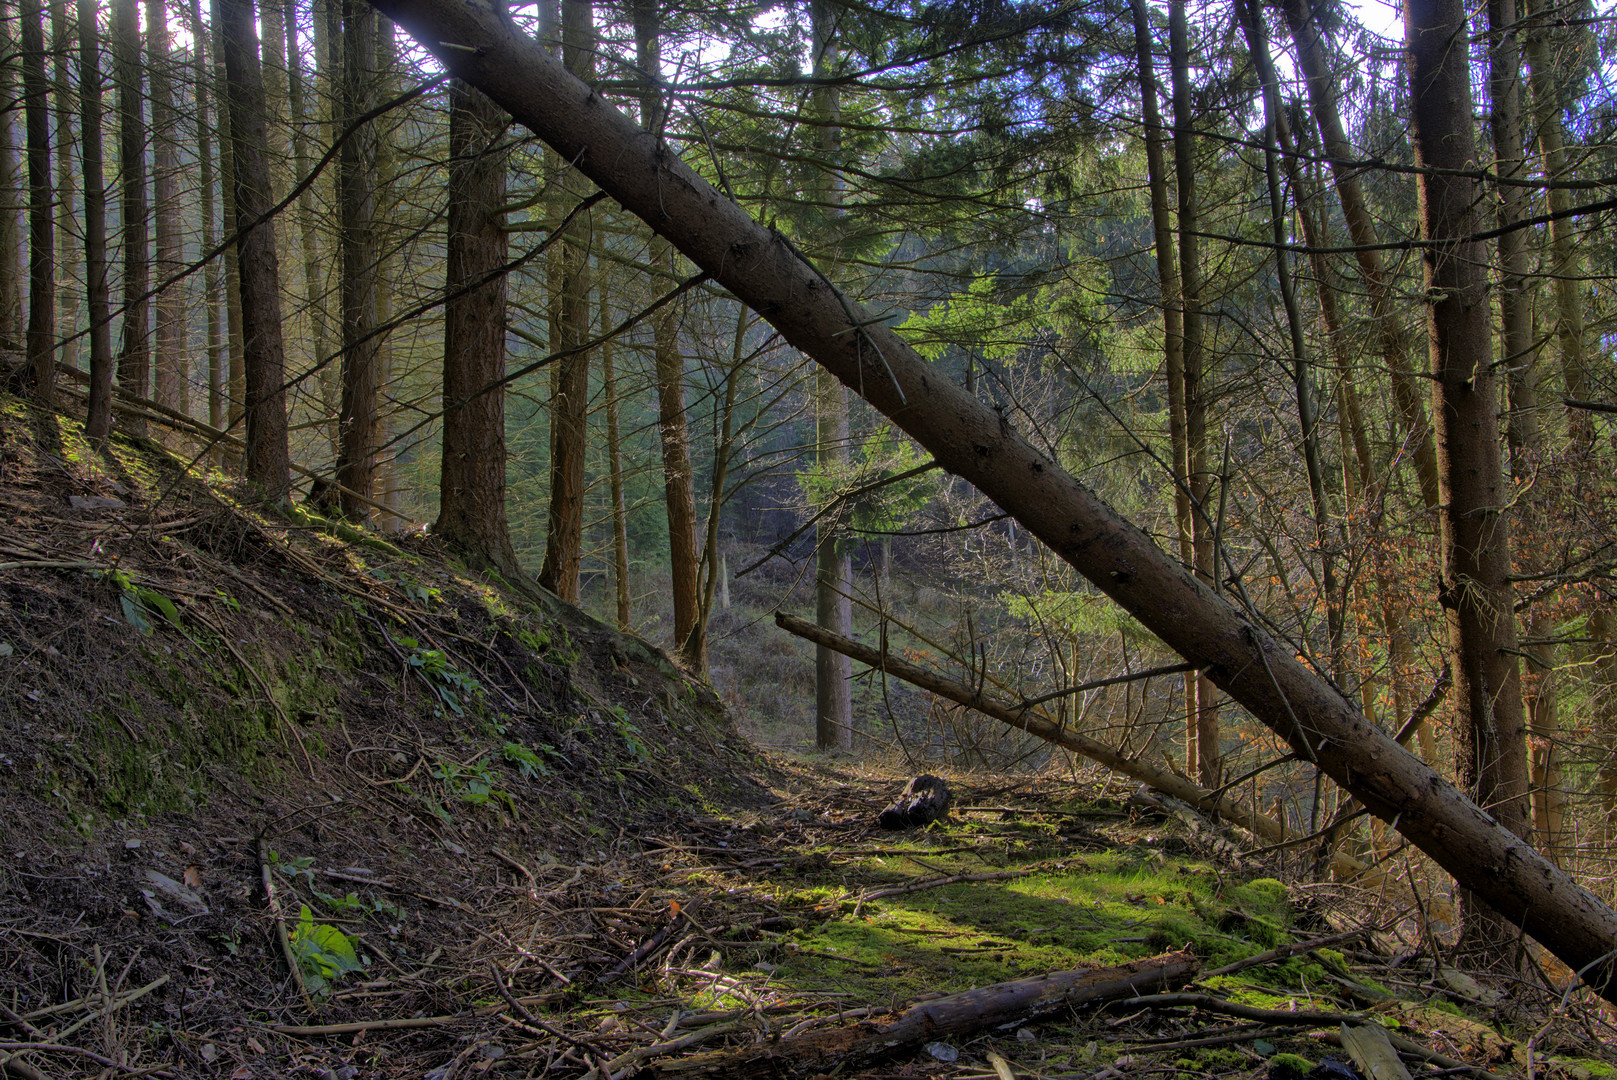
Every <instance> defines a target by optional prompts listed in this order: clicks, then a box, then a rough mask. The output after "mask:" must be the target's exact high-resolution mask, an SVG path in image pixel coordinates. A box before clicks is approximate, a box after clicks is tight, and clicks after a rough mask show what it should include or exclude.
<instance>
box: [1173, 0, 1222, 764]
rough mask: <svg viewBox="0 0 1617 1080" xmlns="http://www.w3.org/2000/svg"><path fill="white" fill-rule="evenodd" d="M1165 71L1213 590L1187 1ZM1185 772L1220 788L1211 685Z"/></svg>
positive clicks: (1195, 481) (1185, 346)
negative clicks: (1169, 87)
mask: <svg viewBox="0 0 1617 1080" xmlns="http://www.w3.org/2000/svg"><path fill="white" fill-rule="evenodd" d="M1168 19H1169V23H1168V25H1169V35H1168V36H1169V54H1170V71H1171V73H1172V76H1173V123H1174V139H1173V157H1174V174H1175V178H1176V180H1177V181H1178V194H1179V207H1178V209H1179V299H1180V326H1181V329H1182V333H1183V337H1182V347H1181V348H1182V357H1183V364H1184V373H1185V375H1184V378H1185V476H1186V479H1187V481H1188V483H1189V487H1190V492H1189V501H1190V535H1191V552H1192V561H1193V562H1194V564H1195V567H1196V574H1197V576H1198V577H1200V578H1201V580H1202V581H1203V582H1204V583H1206V584H1213V559H1214V551H1213V545H1214V543H1216V541H1217V538H1216V537H1215V536H1214V535H1213V520H1212V516H1211V514H1210V513H1209V512H1208V509H1207V498H1208V494H1209V493H1210V492H1211V491H1212V487H1213V485H1212V477H1211V476H1210V475H1209V474H1208V471H1207V384H1206V378H1205V372H1204V371H1203V365H1202V314H1201V301H1202V296H1201V243H1200V238H1199V237H1198V236H1197V230H1198V229H1200V227H1201V226H1200V224H1199V216H1200V208H1199V206H1198V204H1197V200H1196V153H1195V140H1194V137H1193V136H1192V134H1191V133H1192V132H1193V131H1194V130H1195V127H1196V119H1195V103H1194V102H1192V101H1191V88H1190V27H1189V24H1188V22H1187V20H1186V17H1185V2H1184V0H1172V2H1171V3H1170V4H1169V5H1168ZM1185 690H1186V694H1185V771H1186V772H1188V773H1190V774H1191V775H1193V776H1198V777H1200V778H1201V782H1202V783H1203V784H1206V785H1207V786H1208V787H1217V786H1218V777H1219V772H1220V767H1219V765H1220V763H1219V757H1220V755H1219V747H1218V694H1217V691H1216V690H1215V689H1214V688H1213V683H1212V680H1210V679H1208V678H1206V677H1205V676H1197V677H1196V678H1195V679H1194V680H1192V679H1189V678H1187V679H1186V680H1185Z"/></svg>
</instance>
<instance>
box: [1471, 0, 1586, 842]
mask: <svg viewBox="0 0 1617 1080" xmlns="http://www.w3.org/2000/svg"><path fill="white" fill-rule="evenodd" d="M1488 29H1489V38H1490V47H1489V52H1488V60H1489V76H1488V85H1489V96H1490V98H1491V100H1492V108H1491V110H1490V112H1489V124H1490V127H1491V129H1492V133H1493V150H1494V160H1495V162H1497V164H1496V165H1495V168H1496V169H1498V171H1499V175H1500V177H1501V179H1504V180H1518V179H1523V178H1525V177H1526V175H1527V163H1526V161H1525V160H1524V157H1523V143H1522V121H1521V48H1520V46H1519V43H1518V42H1517V38H1516V35H1517V33H1518V32H1519V30H1520V25H1519V22H1518V19H1517V7H1516V0H1489V3H1488ZM1557 119H1558V118H1557ZM1541 141H1542V140H1541ZM1557 141H1558V139H1557ZM1546 156H1547V155H1546ZM1497 192H1498V200H1499V207H1498V219H1499V228H1500V230H1501V232H1500V235H1499V268H1500V275H1499V276H1500V280H1499V285H1498V293H1499V344H1500V348H1499V352H1500V358H1501V360H1502V361H1503V367H1504V369H1505V372H1506V376H1507V389H1506V400H1507V401H1508V402H1509V413H1508V416H1509V419H1508V422H1507V424H1506V433H1507V442H1508V445H1509V446H1510V452H1511V453H1510V464H1511V474H1512V476H1513V477H1514V478H1515V480H1516V481H1517V483H1518V484H1519V485H1522V486H1521V488H1520V489H1519V490H1520V491H1521V492H1522V494H1521V496H1520V501H1519V502H1518V504H1517V505H1518V514H1517V519H1518V521H1517V528H1518V530H1519V534H1520V535H1524V536H1528V537H1531V535H1532V533H1534V532H1536V531H1538V530H1541V529H1543V528H1544V527H1545V517H1544V507H1543V505H1542V503H1543V500H1542V499H1541V498H1539V497H1538V496H1537V491H1536V488H1535V486H1534V485H1533V483H1532V481H1533V479H1534V477H1535V475H1536V472H1537V469H1538V464H1539V462H1541V461H1542V460H1543V458H1544V450H1545V447H1544V428H1543V425H1542V424H1540V423H1539V419H1538V393H1537V368H1538V346H1537V343H1536V342H1535V341H1534V335H1533V297H1532V293H1531V291H1530V290H1531V287H1530V285H1529V275H1530V274H1531V273H1532V270H1533V260H1532V254H1531V252H1529V250H1528V247H1527V232H1526V230H1524V229H1521V228H1516V227H1514V226H1515V225H1516V223H1517V222H1518V221H1521V220H1522V219H1524V218H1526V217H1527V216H1528V215H1529V209H1528V198H1527V190H1526V189H1525V188H1522V187H1518V186H1516V185H1514V184H1509V183H1501V184H1499V185H1498V188H1497ZM1562 194H1563V196H1564V193H1562ZM1554 199H1555V196H1554V194H1553V193H1552V195H1551V207H1552V209H1553V208H1554ZM1564 201H1565V200H1564V198H1563V202H1564ZM1551 234H1552V236H1553V235H1554V226H1552V232H1551ZM1573 303H1574V305H1575V306H1577V308H1578V310H1577V312H1576V315H1575V319H1576V322H1577V323H1578V324H1580V325H1581V323H1582V321H1583V315H1582V308H1581V304H1580V303H1579V298H1577V296H1576V292H1575V290H1574V299H1573ZM1581 337H1582V335H1581V333H1580V334H1578V335H1577V338H1578V339H1579V344H1578V353H1579V358H1580V363H1581V353H1582V345H1581ZM1528 546H1529V549H1532V548H1533V546H1534V545H1532V544H1529V545H1528ZM1526 630H1527V633H1526V636H1527V637H1528V638H1533V639H1546V638H1553V637H1555V636H1556V631H1555V625H1554V623H1553V622H1552V621H1551V620H1550V619H1548V618H1546V617H1545V616H1544V615H1543V614H1542V613H1541V612H1540V611H1538V610H1536V609H1535V610H1534V612H1533V613H1532V614H1530V615H1529V616H1528V618H1527V626H1526ZM1524 651H1525V653H1526V655H1527V656H1529V657H1531V658H1532V660H1531V663H1530V664H1529V665H1528V667H1527V669H1526V670H1525V671H1524V672H1523V673H1522V675H1523V678H1522V693H1523V697H1524V705H1525V707H1526V709H1527V725H1528V735H1529V739H1528V747H1529V760H1530V764H1531V769H1532V782H1533V795H1532V811H1533V827H1534V832H1535V838H1534V842H1535V843H1536V844H1537V845H1538V849H1539V850H1540V851H1542V852H1544V854H1545V855H1546V856H1548V857H1549V858H1551V859H1558V849H1559V848H1560V845H1561V826H1562V815H1563V811H1564V806H1563V802H1564V799H1563V796H1562V795H1561V791H1560V788H1561V763H1560V745H1559V744H1560V731H1559V727H1560V725H1559V722H1558V719H1557V716H1556V711H1557V710H1556V704H1557V701H1556V699H1557V697H1558V694H1559V688H1558V687H1557V685H1556V672H1555V648H1554V646H1551V645H1528V646H1526V647H1525V649H1524Z"/></svg>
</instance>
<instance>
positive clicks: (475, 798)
mask: <svg viewBox="0 0 1617 1080" xmlns="http://www.w3.org/2000/svg"><path fill="white" fill-rule="evenodd" d="M432 776H433V779H435V780H439V781H441V782H442V783H443V785H444V790H445V791H447V792H448V793H449V794H450V795H452V796H454V797H455V798H457V799H459V800H460V801H461V802H464V803H471V804H472V805H473V806H487V805H489V804H490V803H496V802H498V803H503V804H504V805H505V808H506V809H507V810H509V811H511V813H512V815H513V816H515V815H516V812H517V804H516V800H515V799H513V798H511V793H510V792H509V791H505V790H503V789H501V788H498V787H495V786H494V785H495V780H496V777H495V776H494V773H493V772H492V771H490V769H489V767H488V766H487V765H485V764H483V763H482V762H481V761H473V762H471V763H470V764H466V765H462V764H461V763H460V762H458V761H451V760H449V759H447V758H445V759H441V760H439V762H438V764H436V765H434V766H433V767H432Z"/></svg>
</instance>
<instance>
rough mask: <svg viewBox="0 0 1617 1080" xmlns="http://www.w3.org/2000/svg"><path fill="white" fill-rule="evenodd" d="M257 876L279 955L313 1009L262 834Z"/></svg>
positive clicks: (307, 1006)
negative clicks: (260, 882)
mask: <svg viewBox="0 0 1617 1080" xmlns="http://www.w3.org/2000/svg"><path fill="white" fill-rule="evenodd" d="M258 876H259V879H260V880H261V881H263V883H264V899H265V901H266V902H267V903H268V904H269V909H270V915H271V916H272V917H273V918H274V919H275V936H276V937H277V938H278V939H280V942H281V955H282V956H284V957H286V966H287V967H289V968H291V969H292V978H293V980H294V981H296V982H297V984H298V991H299V993H301V994H302V995H303V1004H304V1007H305V1008H309V1009H313V1008H314V1002H313V1001H312V1000H311V999H310V997H309V984H308V982H306V981H305V980H304V978H303V965H302V964H300V963H298V954H297V953H296V952H295V951H293V949H292V938H291V935H289V934H288V933H287V932H286V915H285V913H284V912H282V911H281V901H280V898H279V897H277V896H276V895H275V879H274V877H273V876H272V875H271V874H270V859H269V845H268V843H266V842H265V840H264V838H263V837H262V836H260V837H259V838H258Z"/></svg>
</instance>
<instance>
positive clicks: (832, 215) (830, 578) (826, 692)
mask: <svg viewBox="0 0 1617 1080" xmlns="http://www.w3.org/2000/svg"><path fill="white" fill-rule="evenodd" d="M845 12H846V9H845V8H843V7H842V6H841V5H838V4H834V3H832V2H831V0H809V24H810V26H809V32H810V35H811V39H812V40H811V48H812V49H813V62H814V77H815V79H816V83H815V86H814V89H813V90H812V91H811V92H810V101H809V105H810V108H811V109H812V111H813V114H814V125H815V131H816V133H817V140H816V141H817V142H818V144H819V145H818V146H817V147H816V150H817V151H818V156H819V160H820V164H819V168H818V171H817V173H816V175H815V179H814V195H815V197H816V198H817V200H818V202H819V204H820V207H821V210H822V213H823V215H824V228H823V232H824V234H825V235H824V239H825V240H826V241H827V247H828V249H829V250H830V251H831V252H832V254H831V256H830V258H829V260H828V261H829V262H830V263H831V264H832V265H833V267H834V266H835V265H836V263H837V262H838V261H840V259H839V256H840V254H841V244H840V242H839V241H840V240H841V231H842V228H843V221H842V176H841V174H840V171H839V170H840V169H841V167H842V164H843V162H842V96H841V92H840V91H839V90H838V88H837V86H836V85H835V84H834V83H833V82H831V81H830V80H831V79H833V78H834V77H835V75H836V74H837V68H838V66H839V62H840V47H839V45H838V41H837V38H838V26H837V23H838V20H839V18H840V16H841V15H843V14H844V13H845ZM814 409H815V426H814V460H815V467H816V469H818V470H819V472H820V475H821V476H823V477H829V478H832V479H833V481H834V483H833V486H839V485H840V484H841V483H842V480H843V478H844V477H846V476H847V474H848V390H847V388H846V387H844V386H843V385H842V384H841V383H840V382H838V381H837V380H836V378H835V376H833V375H831V374H830V373H829V372H826V371H818V372H816V373H815V380H814ZM841 519H842V512H841V508H840V506H839V507H837V508H836V509H835V510H834V511H832V512H831V513H829V514H826V515H825V516H822V517H821V518H820V519H819V521H818V522H817V524H816V526H815V536H814V614H815V619H814V621H815V622H816V623H818V624H819V625H820V626H821V627H823V628H825V629H826V630H829V631H831V632H832V633H834V634H841V635H842V636H843V637H851V636H852V632H853V600H852V592H853V559H852V558H851V556H850V555H849V554H848V551H847V549H846V548H845V547H844V546H843V530H842V527H841V526H842V520H841ZM852 679H853V664H852V663H851V662H850V661H849V660H848V658H847V657H846V656H843V655H842V654H841V653H839V652H837V651H835V650H834V649H828V648H826V647H825V646H824V645H816V646H815V648H814V742H815V744H816V745H817V746H819V748H820V749H822V750H851V749H853V697H852V692H853V683H852Z"/></svg>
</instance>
